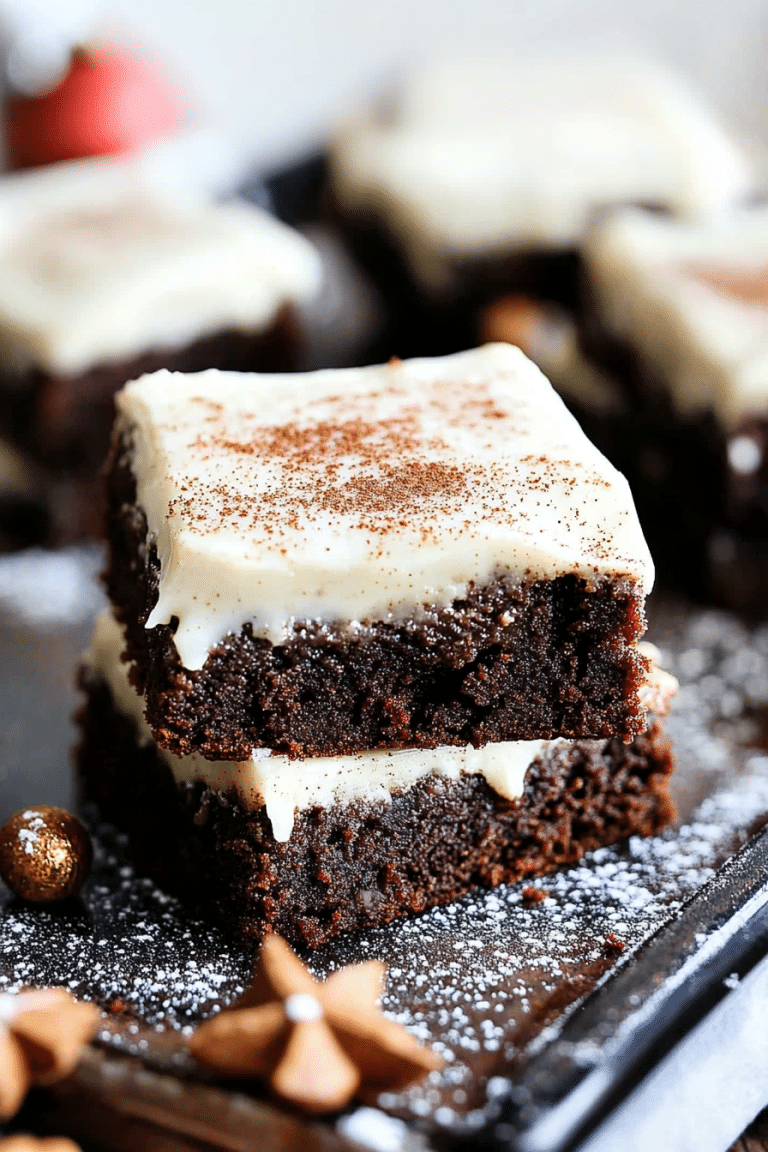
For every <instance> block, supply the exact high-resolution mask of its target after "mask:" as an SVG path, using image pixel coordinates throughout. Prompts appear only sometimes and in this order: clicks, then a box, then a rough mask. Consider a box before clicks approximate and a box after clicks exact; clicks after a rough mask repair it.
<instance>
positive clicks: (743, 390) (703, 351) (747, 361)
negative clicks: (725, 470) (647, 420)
mask: <svg viewBox="0 0 768 1152" xmlns="http://www.w3.org/2000/svg"><path fill="white" fill-rule="evenodd" d="M584 260H585V263H586V267H587V272H588V275H589V279H590V284H591V287H592V297H593V299H594V303H595V307H596V308H597V310H598V313H599V316H600V320H601V322H602V324H603V325H604V327H605V328H606V329H607V330H608V332H610V333H611V335H613V336H615V337H617V338H618V339H619V340H622V341H625V342H627V343H629V344H630V345H631V346H632V347H633V348H634V349H635V350H636V351H637V352H638V353H639V354H640V356H641V358H642V359H643V361H644V362H645V363H646V364H647V365H648V366H649V367H650V369H651V371H652V373H653V374H655V375H656V376H658V377H659V378H660V379H661V380H662V381H663V383H664V385H665V387H667V388H668V389H669V392H670V395H671V396H672V399H673V401H674V403H675V406H676V407H677V409H678V411H679V412H680V413H681V414H683V415H688V414H692V413H699V412H703V411H712V412H714V414H715V416H716V417H717V419H718V420H719V422H720V423H721V424H722V425H723V426H724V427H725V428H726V429H728V428H730V427H731V426H733V425H734V424H736V423H737V422H738V421H739V420H740V419H742V418H743V417H745V416H750V415H756V414H762V415H764V414H765V412H766V410H767V409H768V207H765V206H760V207H753V208H743V209H741V210H739V211H734V212H730V213H728V214H727V215H722V216H718V217H716V218H713V219H710V220H708V221H700V222H698V223H693V222H687V223H682V222H679V221H673V220H666V219H663V218H661V217H659V216H657V215H655V214H653V213H649V212H641V211H629V210H627V211H624V212H621V213H618V214H617V215H616V216H614V217H613V218H611V219H608V220H606V221H605V222H604V223H603V224H602V225H600V226H599V227H597V228H595V229H594V230H593V232H592V234H591V236H590V237H589V239H588V242H587V244H586V247H585V251H584Z"/></svg>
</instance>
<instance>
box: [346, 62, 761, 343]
mask: <svg viewBox="0 0 768 1152" xmlns="http://www.w3.org/2000/svg"><path fill="white" fill-rule="evenodd" d="M329 169H330V188H331V195H332V200H333V203H334V204H335V207H336V210H337V213H338V215H339V218H340V219H341V221H342V223H343V225H344V227H345V229H346V231H347V234H348V235H349V237H350V238H351V240H352V243H353V244H354V246H355V248H356V250H357V252H358V253H359V255H360V256H361V258H362V259H363V260H364V262H365V263H366V264H367V266H368V267H369V269H370V271H371V273H372V275H373V276H374V278H375V279H376V280H377V281H378V282H379V283H380V284H382V286H383V288H384V290H385V293H386V295H387V297H388V299H389V300H390V302H391V306H392V310H393V323H392V333H391V341H392V351H394V352H395V353H397V354H398V355H417V354H418V355H424V354H435V353H438V352H443V351H451V350H453V349H458V348H461V347H467V346H470V345H471V343H472V342H473V340H472V325H473V322H474V321H473V314H474V312H475V310H476V309H477V308H478V307H480V306H482V304H483V303H485V302H487V301H488V300H489V299H492V298H493V297H494V296H496V295H498V294H500V293H502V292H509V291H517V292H521V291H525V292H529V293H532V294H534V295H537V296H543V297H547V298H552V299H555V300H559V301H561V302H564V303H568V304H572V303H573V302H574V300H575V297H576V293H577V283H578V270H579V251H580V247H581V243H582V239H583V236H584V234H585V231H586V230H587V227H588V225H589V224H590V223H591V222H592V220H593V218H594V217H595V215H596V214H599V213H601V212H603V211H604V210H605V209H607V208H612V207H614V206H616V205H621V204H645V205H650V206H653V207H654V208H655V209H657V210H659V211H662V212H665V213H669V214H670V215H673V216H681V217H692V216H700V215H706V214H709V213H712V212H716V211H719V210H721V209H723V208H725V207H727V206H729V205H732V204H734V203H737V202H741V201H743V200H744V199H746V198H747V197H749V195H750V194H751V193H752V190H753V188H754V186H755V176H754V173H753V172H752V171H751V169H750V165H749V163H748V161H747V159H746V156H745V155H744V154H742V152H741V151H740V149H739V148H738V147H737V145H736V144H735V143H734V142H733V140H732V139H730V138H729V136H728V135H727V134H726V133H725V132H724V131H723V129H722V128H721V127H720V126H719V125H718V123H717V122H716V120H715V118H714V117H713V116H712V114H711V113H710V112H709V110H708V109H707V108H706V107H705V106H704V105H702V104H701V103H700V102H699V101H698V99H697V97H696V96H695V95H694V94H693V93H692V92H690V91H689V90H688V89H687V88H686V86H685V85H684V84H683V82H682V81H680V80H679V79H678V78H677V77H675V76H672V75H667V74H665V73H664V72H662V71H661V70H659V69H658V68H656V67H652V66H650V65H648V64H646V63H643V62H642V61H639V60H635V59H616V58H615V57H611V58H607V57H600V56H597V57H578V56H574V57H560V58H557V57H554V58H542V59H535V58H534V59H530V58H529V59H522V60H507V61H499V60H497V61H493V60H483V61H480V62H470V61H466V62H464V63H461V64H453V65H450V66H448V65H443V66H441V67H432V68H430V69H427V70H425V71H422V72H421V73H418V74H416V75H414V76H412V77H411V78H410V80H408V81H407V82H406V83H404V85H403V86H402V88H401V90H400V92H399V95H398V96H397V98H396V99H395V101H394V102H393V103H392V104H391V105H389V106H387V107H386V108H385V109H384V110H383V111H382V112H380V113H377V112H375V111H373V112H367V113H365V114H364V115H362V116H359V117H357V118H356V119H354V120H351V121H350V122H349V123H348V124H347V125H345V126H344V127H342V128H341V129H340V130H339V132H338V133H337V135H336V138H335V140H334V141H333V143H332V146H331V149H330V152H329Z"/></svg>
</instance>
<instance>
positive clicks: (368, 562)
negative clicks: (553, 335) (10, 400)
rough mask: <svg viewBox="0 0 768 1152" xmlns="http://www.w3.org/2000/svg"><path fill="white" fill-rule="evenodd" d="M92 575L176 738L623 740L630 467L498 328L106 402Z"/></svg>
mask: <svg viewBox="0 0 768 1152" xmlns="http://www.w3.org/2000/svg"><path fill="white" fill-rule="evenodd" d="M118 410H119V417H118V422H117V427H116V435H115V441H114V446H113V450H112V453H111V458H110V462H109V465H108V469H107V473H108V474H107V489H108V545H109V562H108V567H107V571H106V582H107V588H108V591H109V595H110V599H111V601H112V604H113V606H114V608H115V612H116V614H117V616H118V619H119V620H120V622H121V623H122V624H124V625H125V626H126V629H127V633H126V635H127V658H128V659H129V660H130V661H131V664H132V671H131V675H132V680H133V683H134V684H135V686H136V688H137V689H138V690H139V691H140V692H141V693H143V695H144V699H145V704H146V713H147V719H148V722H149V724H150V727H151V729H152V732H153V735H154V738H155V740H156V741H157V742H158V744H160V745H161V746H162V747H164V748H167V749H168V750H169V751H172V752H173V753H174V754H176V755H179V756H186V755H190V754H192V753H200V754H202V755H204V756H205V757H208V758H211V759H217V760H218V759H236V760H242V759H245V758H246V757H248V756H250V755H251V754H252V753H253V751H254V749H259V748H262V749H265V750H268V751H271V752H276V753H281V754H286V755H288V756H290V757H305V756H329V755H347V754H355V753H357V752H361V751H368V750H369V749H371V748H400V747H422V748H434V747H436V746H439V745H466V744H472V745H474V746H480V745H483V744H485V743H487V742H489V741H499V740H521V739H522V740H526V739H539V738H547V739H549V738H552V737H555V736H569V737H576V736H583V737H589V738H597V737H603V736H606V737H607V736H614V735H626V736H632V735H635V734H637V733H638V732H640V731H642V729H643V727H644V723H645V719H644V711H643V708H642V705H641V703H640V699H639V691H640V687H641V685H642V683H643V682H644V678H645V663H644V661H643V659H642V657H641V656H640V655H639V653H638V651H637V646H636V645H637V640H638V638H639V636H640V635H641V633H642V631H643V628H644V598H645V594H646V592H647V591H648V589H649V587H650V584H651V581H652V564H651V560H650V556H649V553H648V550H647V547H646V544H645V541H644V539H643V537H642V533H641V531H640V528H639V524H638V521H637V517H636V513H635V510H634V506H633V503H632V497H631V495H630V492H629V489H628V487H627V484H626V481H625V480H624V478H623V477H622V476H620V475H619V474H618V473H617V472H616V470H615V469H614V468H612V467H611V465H610V464H609V463H608V462H607V461H606V460H605V459H604V458H603V457H602V456H601V455H600V453H599V452H597V451H596V449H594V447H593V446H592V445H591V444H590V443H589V441H588V440H587V439H586V437H585V436H584V435H583V433H582V432H581V430H580V429H579V427H578V425H577V423H576V421H575V420H574V419H573V418H572V417H571V416H570V414H569V413H568V412H567V410H566V409H565V407H564V406H563V404H562V402H561V401H560V400H559V398H558V397H557V396H556V394H555V393H554V392H553V390H552V388H551V387H550V385H549V383H548V382H547V381H546V380H545V379H544V377H543V376H542V375H541V373H540V372H539V371H538V369H536V368H535V367H534V365H533V364H531V362H530V361H528V360H527V359H526V358H525V357H524V356H523V355H522V353H520V352H519V351H517V350H516V349H512V348H509V347H507V346H505V345H495V346H493V345H490V346H488V347H486V348H484V349H479V350H477V351H472V352H466V353H461V354H457V355H455V356H451V357H445V358H443V359H437V360H421V361H410V362H399V361H396V362H392V363H390V364H388V365H383V366H377V367H371V368H365V369H341V370H333V371H325V372H315V373H307V374H302V375H292V376H291V375H283V376H258V375H237V374H227V373H219V372H215V371H213V372H209V373H202V374H200V375H197V376H181V375H173V374H171V373H158V374H155V375H154V376H149V377H145V378H143V379H142V380H139V381H136V382H133V383H131V384H129V385H128V386H127V387H126V388H125V389H124V390H123V391H122V392H121V393H120V395H119V396H118Z"/></svg>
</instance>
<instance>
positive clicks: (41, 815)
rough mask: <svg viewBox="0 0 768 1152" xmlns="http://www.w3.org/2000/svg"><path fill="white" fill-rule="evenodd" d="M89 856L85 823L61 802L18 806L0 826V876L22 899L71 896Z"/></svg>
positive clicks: (82, 878)
mask: <svg viewBox="0 0 768 1152" xmlns="http://www.w3.org/2000/svg"><path fill="white" fill-rule="evenodd" d="M92 862H93V847H92V845H91V838H90V836H89V835H88V829H87V828H86V827H85V825H84V824H83V822H82V820H79V819H78V818H77V816H73V815H72V813H71V812H67V811H66V809H64V808H54V807H53V806H52V805H50V804H36V805H35V806H34V807H32V808H23V809H22V810H21V812H17V813H16V815H15V816H11V818H10V820H7V821H6V822H5V824H4V825H3V826H2V828H0V876H2V878H3V880H4V881H5V883H6V884H7V885H8V887H9V888H10V890H11V892H13V893H15V895H16V896H21V898H22V899H23V900H31V901H32V902H33V903H35V904H50V903H52V902H53V901H54V900H66V899H67V897H68V896H76V895H77V893H78V892H79V891H80V889H81V888H82V886H83V884H84V883H85V881H86V879H87V878H88V873H89V872H90V870H91V864H92Z"/></svg>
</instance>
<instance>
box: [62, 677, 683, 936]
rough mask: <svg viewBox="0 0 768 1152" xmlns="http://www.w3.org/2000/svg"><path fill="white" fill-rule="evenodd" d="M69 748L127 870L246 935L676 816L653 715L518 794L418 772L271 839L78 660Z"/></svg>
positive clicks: (421, 894)
mask: <svg viewBox="0 0 768 1152" xmlns="http://www.w3.org/2000/svg"><path fill="white" fill-rule="evenodd" d="M83 687H84V688H85V689H86V692H87V701H86V704H85V705H84V707H83V708H82V710H81V712H80V714H79V721H80V725H81V730H82V739H81V743H80V746H79V749H78V753H77V762H78V769H79V775H80V780H81V784H82V787H83V789H84V792H85V795H86V796H87V797H88V798H89V799H91V800H93V801H95V802H96V804H97V805H98V807H99V809H100V811H101V814H102V816H103V817H104V818H105V819H106V820H109V821H112V822H113V823H115V824H116V825H117V826H118V827H119V828H121V829H122V830H124V831H126V832H127V833H128V834H129V837H130V845H131V848H130V850H131V853H132V856H133V859H134V861H135V864H136V866H137V868H138V869H139V870H140V871H142V872H144V873H146V874H148V875H149V876H151V877H153V878H154V879H155V880H157V881H158V882H159V883H160V884H161V885H162V886H163V887H164V888H166V889H167V890H168V891H170V892H172V893H174V894H175V895H177V896H179V897H180V898H181V899H182V900H184V901H185V903H187V904H189V905H191V906H192V907H193V908H195V909H198V910H200V911H202V912H204V913H206V914H208V915H213V916H215V917H216V918H217V919H218V920H220V921H221V922H222V923H224V924H225V925H228V926H229V927H232V928H235V929H236V930H237V931H238V932H239V933H241V934H243V935H245V936H247V937H252V938H255V939H258V938H259V937H261V936H262V935H263V934H264V932H265V931H266V930H272V931H275V932H278V933H280V934H281V935H282V936H284V937H286V938H287V939H288V940H290V941H292V942H294V943H295V944H303V945H309V946H311V947H316V946H318V945H320V944H322V943H324V942H325V941H327V940H329V939H331V938H332V937H334V936H336V935H338V934H339V933H341V932H345V931H349V930H352V929H355V928H360V927H364V926H367V927H372V926H375V925H379V924H386V923H389V922H390V921H392V920H394V919H397V918H399V917H403V916H407V915H410V914H412V913H416V912H421V911H423V910H425V909H426V908H430V907H434V906H436V905H440V904H446V903H449V902H450V901H452V900H455V899H456V898H457V897H459V896H461V895H462V894H464V893H465V892H467V891H469V890H470V889H472V888H474V887H476V886H484V887H495V886H496V885H497V884H500V883H503V882H507V881H512V880H517V879H521V878H523V877H526V876H538V875H541V874H542V873H544V872H548V871H551V870H552V869H553V868H556V867H558V866H559V865H561V864H567V863H573V862H574V861H576V860H578V859H580V858H581V856H582V855H583V854H584V853H585V852H587V851H589V850H590V849H594V848H598V847H600V846H603V845H608V844H612V843H615V842H616V841H619V840H622V839H624V838H626V837H628V836H630V835H633V834H639V835H650V834H652V833H654V832H656V831H658V830H659V829H660V828H662V827H663V826H664V825H665V824H667V823H668V822H669V821H670V820H671V819H672V818H673V816H674V808H673V806H672V803H671V801H670V799H669V795H668V783H669V775H670V773H671V771H672V767H673V758H672V753H671V751H670V747H669V744H668V742H667V741H666V739H665V738H664V736H663V734H662V730H661V725H660V724H659V723H658V722H656V721H655V720H654V721H652V723H651V725H650V727H649V729H648V731H647V732H646V733H644V734H643V735H641V736H637V737H636V738H635V739H634V741H633V742H632V743H630V744H625V743H624V742H623V741H622V740H621V739H619V738H613V739H609V740H607V741H583V742H580V743H579V744H576V745H570V746H563V745H560V746H554V747H552V748H550V749H549V750H547V751H546V752H544V753H543V755H542V756H541V758H540V759H538V760H537V761H536V762H535V763H534V765H533V766H532V767H531V768H530V769H529V771H528V774H527V777H526V782H525V790H524V793H523V795H522V797H521V798H520V799H519V800H515V801H511V800H505V799H504V798H503V797H501V796H499V795H498V794H497V793H496V792H494V791H493V790H492V789H491V788H490V787H489V786H488V785H487V784H486V782H485V781H484V780H483V779H482V778H481V777H479V776H465V777H462V778H460V779H458V780H446V779H444V778H440V777H435V776H427V777H424V778H422V779H420V780H418V781H417V782H416V783H415V784H414V785H413V786H412V787H410V788H409V789H408V790H407V791H404V792H401V793H395V794H394V795H393V796H392V802H391V803H389V804H388V803H384V802H364V801H355V802H351V803H349V804H344V805H334V806H332V807H330V808H326V809H322V808H311V809H309V810H307V811H304V812H301V813H298V814H297V816H296V820H295V824H294V829H293V832H292V834H291V836H290V838H289V839H288V840H287V841H286V842H284V843H280V842H277V841H275V839H274V837H273V836H272V829H271V825H270V822H269V819H268V818H267V816H266V814H265V812H264V809H263V808H262V809H259V810H256V811H247V810H245V809H244V808H242V807H240V806H239V805H238V803H237V801H236V798H232V799H226V798H222V797H220V796H219V795H218V794H214V793H212V792H211V791H210V790H208V789H206V788H205V787H204V786H203V785H202V784H199V785H194V786H189V785H186V786H183V787H182V788H178V787H177V785H176V783H175V782H174V780H173V777H172V775H171V772H170V769H169V768H168V766H167V765H166V764H165V763H164V762H163V761H162V759H161V758H160V756H159V755H158V752H157V750H156V749H155V748H154V747H153V746H152V745H143V746H142V745H141V744H140V743H139V742H138V740H137V737H136V732H135V729H134V727H133V724H132V721H131V720H129V719H127V718H126V717H125V716H123V715H122V714H121V713H120V712H118V711H117V710H116V709H115V707H114V704H113V701H112V697H111V694H110V691H109V689H108V688H107V687H106V685H105V684H104V683H103V681H100V680H99V679H97V678H94V677H93V675H92V674H90V673H84V674H83Z"/></svg>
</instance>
